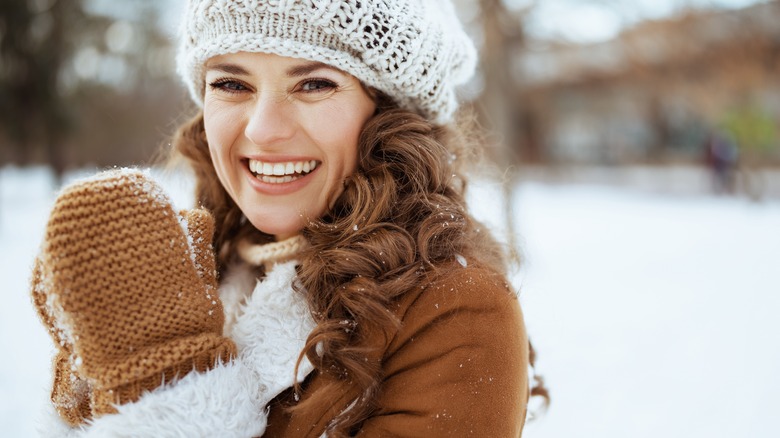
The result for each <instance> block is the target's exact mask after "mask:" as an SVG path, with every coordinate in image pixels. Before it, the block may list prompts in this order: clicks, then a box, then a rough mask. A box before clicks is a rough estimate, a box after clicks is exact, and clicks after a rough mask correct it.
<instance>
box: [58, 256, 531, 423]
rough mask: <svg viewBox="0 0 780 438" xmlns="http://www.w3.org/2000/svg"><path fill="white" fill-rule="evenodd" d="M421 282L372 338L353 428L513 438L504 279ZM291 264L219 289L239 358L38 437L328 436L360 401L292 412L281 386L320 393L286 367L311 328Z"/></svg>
mask: <svg viewBox="0 0 780 438" xmlns="http://www.w3.org/2000/svg"><path fill="white" fill-rule="evenodd" d="M444 272H446V275H438V276H435V277H433V278H428V279H427V280H425V281H423V282H421V285H420V287H419V288H415V289H413V290H411V291H409V292H408V293H406V294H405V295H404V296H402V297H401V299H400V300H399V301H398V302H397V306H396V307H395V308H394V311H395V312H396V315H397V316H398V318H399V320H400V321H401V325H400V328H399V329H397V330H394V331H392V332H389V333H388V332H385V333H381V334H380V333H377V334H375V335H372V336H377V339H375V341H376V342H372V343H371V345H381V346H382V347H381V348H377V351H375V354H376V359H377V360H379V361H380V363H381V366H382V384H381V388H380V391H379V399H378V403H377V406H378V409H377V410H376V411H375V412H373V414H372V415H371V417H370V418H369V419H367V420H366V421H365V422H364V423H363V424H362V425H361V426H360V431H359V433H358V436H365V437H385V436H403V437H415V436H421V437H422V436H424V437H462V436H474V437H491V438H492V437H518V436H520V434H521V432H522V428H523V424H524V421H525V414H526V404H527V400H528V394H529V388H528V376H527V368H528V341H527V338H526V334H525V326H524V322H523V317H522V313H521V311H520V307H519V304H518V301H517V298H516V296H515V295H514V293H512V292H511V291H510V289H509V288H508V286H507V284H506V282H505V280H504V278H503V277H502V276H500V275H498V274H496V273H494V272H492V271H490V270H487V269H484V268H481V267H477V266H468V263H467V262H466V261H465V260H462V259H461V263H460V264H457V265H455V267H454V268H452V269H446V270H444ZM294 276H295V263H294V262H287V263H283V264H279V265H276V266H275V267H273V268H272V269H270V270H269V272H268V274H267V275H266V277H265V278H264V279H263V280H261V281H257V280H256V279H255V278H254V276H253V274H252V271H251V269H249V268H248V267H242V266H238V267H234V268H233V269H231V270H230V272H229V275H228V276H227V277H226V278H225V281H223V284H222V286H221V288H220V296H221V298H222V301H223V305H224V308H225V316H226V318H225V334H226V335H228V336H230V337H231V338H232V339H233V340H234V341H235V342H236V345H237V346H238V349H239V356H238V357H237V358H236V359H235V360H233V361H232V362H230V363H228V364H220V365H219V366H217V367H215V368H214V369H213V370H211V371H208V372H206V373H190V374H188V375H187V376H185V377H183V378H182V379H180V380H178V381H176V382H170V383H167V384H165V385H164V386H161V387H160V388H158V389H156V390H154V391H152V392H150V393H147V394H145V395H144V396H142V397H141V399H140V400H138V401H137V402H135V403H130V404H126V405H123V406H120V407H119V409H118V413H116V414H111V415H105V416H102V417H99V418H97V419H95V420H94V422H93V423H92V424H91V425H89V426H88V427H85V428H81V429H70V428H68V427H67V426H66V425H65V424H64V423H62V422H57V421H56V413H53V411H52V414H51V415H53V416H54V418H52V420H53V421H52V422H51V423H50V424H49V425H48V426H46V429H47V430H46V431H44V432H45V434H46V435H47V436H73V437H98V436H101V437H102V436H150V437H151V436H154V437H167V436H171V437H178V436H181V437H198V436H200V437H211V436H220V437H255V436H262V437H268V438H277V437H290V438H292V437H295V438H304V437H306V438H309V437H310V438H317V437H321V436H327V430H328V426H329V425H330V423H331V421H332V420H333V419H334V418H335V417H336V416H337V415H338V414H340V413H342V412H344V411H348V410H349V408H350V405H351V404H352V402H353V401H354V400H356V399H357V397H359V396H360V393H359V390H358V389H357V388H353V389H350V390H348V391H346V392H344V393H340V394H333V397H332V398H331V399H330V400H328V403H327V404H326V405H323V406H319V407H317V409H313V410H310V411H309V412H307V413H306V414H299V413H295V414H290V413H289V411H288V410H286V409H284V408H283V406H285V405H289V404H290V403H294V401H293V400H292V397H293V394H292V391H291V389H290V387H291V386H292V385H293V383H294V381H298V382H299V383H301V384H302V387H303V393H302V397H303V398H304V399H305V398H306V397H307V396H308V394H311V393H312V392H314V391H315V390H316V389H317V388H320V387H322V386H323V385H327V384H328V379H331V378H335V377H329V376H330V375H329V374H326V373H318V372H317V371H316V370H314V367H313V366H312V365H311V363H309V361H308V360H307V359H304V360H303V363H302V364H301V366H300V367H299V370H298V374H297V375H295V376H294V375H293V373H294V371H293V370H294V366H295V362H296V361H297V358H298V354H299V353H300V351H301V349H302V347H303V345H304V343H305V340H306V338H307V336H308V333H309V332H310V331H311V329H312V328H313V327H314V322H313V321H312V320H311V316H310V314H309V312H308V308H307V307H306V304H305V302H304V301H303V299H302V297H300V296H299V295H298V294H297V293H296V292H294V291H293V289H292V287H291V286H290V285H291V283H292V281H293V279H294Z"/></svg>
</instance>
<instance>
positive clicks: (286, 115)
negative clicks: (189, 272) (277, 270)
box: [203, 52, 375, 239]
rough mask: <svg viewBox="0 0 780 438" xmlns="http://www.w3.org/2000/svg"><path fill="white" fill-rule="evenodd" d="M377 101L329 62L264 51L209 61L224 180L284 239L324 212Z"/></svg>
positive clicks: (353, 159)
mask: <svg viewBox="0 0 780 438" xmlns="http://www.w3.org/2000/svg"><path fill="white" fill-rule="evenodd" d="M374 109H375V104H374V101H373V99H372V98H371V97H370V96H369V95H368V93H367V92H366V90H365V89H364V88H363V87H362V86H361V84H360V82H359V81H358V80H357V79H356V78H355V77H354V76H351V75H349V74H347V73H344V72H342V71H340V70H338V69H335V68H333V67H330V66H328V65H325V64H322V63H318V62H312V61H306V60H301V59H295V58H286V57H281V56H277V55H271V54H266V53H244V52H242V53H236V54H228V55H220V56H216V57H214V58H211V59H209V60H208V61H207V62H206V92H205V97H204V106H203V117H204V123H205V128H206V137H207V139H208V144H209V150H210V153H211V159H212V161H213V163H214V168H215V169H216V172H217V175H218V177H219V180H220V181H221V182H222V185H223V186H224V187H225V190H227V192H228V193H229V194H230V196H231V197H232V198H233V200H234V201H235V202H236V204H238V207H239V208H240V209H241V211H242V212H243V213H244V215H246V217H247V218H248V219H249V221H250V222H251V223H252V225H254V226H255V227H256V228H257V229H259V230H260V231H263V232H265V233H268V234H271V235H274V236H276V238H277V239H283V238H286V237H289V236H291V235H294V234H296V233H298V232H299V231H300V230H301V229H303V227H304V226H305V225H306V224H307V223H308V221H309V220H310V219H315V218H318V217H320V216H321V215H322V214H323V213H324V212H325V211H326V210H327V209H328V207H329V206H330V205H332V203H333V201H335V199H336V198H337V197H338V196H339V195H340V194H341V192H342V190H343V181H344V179H345V178H346V177H347V176H349V175H350V174H352V173H353V172H354V171H355V167H356V165H357V149H358V136H359V135H360V131H361V129H362V128H363V125H364V124H365V122H366V121H367V120H368V119H369V117H371V115H372V114H373V113H374Z"/></svg>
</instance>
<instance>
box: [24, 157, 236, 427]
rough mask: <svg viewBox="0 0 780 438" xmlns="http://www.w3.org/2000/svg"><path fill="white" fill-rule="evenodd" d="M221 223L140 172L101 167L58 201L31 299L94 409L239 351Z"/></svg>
mask: <svg viewBox="0 0 780 438" xmlns="http://www.w3.org/2000/svg"><path fill="white" fill-rule="evenodd" d="M213 227H214V226H213V219H211V216H210V215H209V214H208V213H206V212H205V211H200V212H193V213H187V214H185V215H183V216H179V215H177V214H176V213H175V212H174V211H173V210H172V208H171V205H170V201H169V200H168V198H167V197H166V196H165V194H164V193H163V191H162V189H160V187H159V186H157V184H156V183H154V182H153V181H152V180H151V179H150V178H149V177H148V176H146V175H145V174H144V173H142V172H139V171H135V170H127V169H125V170H114V171H109V172H105V173H102V174H99V175H97V176H95V177H93V178H90V179H87V180H83V181H80V182H77V183H75V184H73V185H71V186H69V187H67V188H65V189H64V190H63V191H62V192H61V194H60V195H59V197H58V198H57V200H56V202H55V205H54V208H53V210H52V212H51V216H50V217H49V222H48V225H47V229H46V235H45V240H44V243H43V246H42V249H41V255H40V256H39V259H40V263H39V268H40V269H37V270H36V274H35V275H34V278H33V297H34V301H35V302H36V303H38V302H42V303H43V314H44V316H43V321H44V324H46V325H48V326H50V327H53V330H52V331H53V333H52V334H53V336H54V338H55V342H56V341H57V340H59V341H60V342H59V343H60V345H61V346H63V351H64V352H66V353H69V354H70V357H69V358H68V361H69V363H70V364H72V366H71V370H72V373H73V374H74V376H75V378H76V379H83V380H84V381H86V382H87V383H88V384H89V388H90V389H91V392H90V403H91V412H92V414H93V415H95V416H99V415H101V414H105V413H112V412H115V408H114V406H113V405H116V404H124V403H128V402H133V401H135V400H137V399H138V398H139V397H140V395H141V394H142V393H143V392H144V391H148V390H152V389H154V388H156V387H158V386H160V385H161V384H162V383H164V382H169V381H171V380H173V379H175V378H180V377H183V376H184V375H186V374H187V373H189V372H190V371H193V370H194V371H206V370H209V369H211V368H213V367H214V366H215V364H216V363H217V362H218V361H223V362H225V361H228V360H229V359H230V358H231V357H232V356H234V355H235V353H236V347H235V344H234V343H233V342H232V341H230V340H229V339H227V338H225V337H223V336H222V324H223V321H224V315H223V311H222V304H221V302H220V301H219V297H218V295H217V290H216V287H215V286H216V279H215V275H216V273H215V269H214V261H213V255H212V254H210V252H211V243H210V241H211V236H212V233H213ZM58 365H62V366H65V365H63V364H61V363H59V362H58ZM55 371H56V370H55ZM55 383H56V382H55ZM63 388H65V389H67V387H63ZM61 389H62V388H61ZM71 389H79V388H71ZM56 392H57V389H56V388H55V390H54V391H53V395H54V393H56ZM58 410H59V411H60V415H62V411H63V410H62V409H59V408H58ZM66 419H67V418H66Z"/></svg>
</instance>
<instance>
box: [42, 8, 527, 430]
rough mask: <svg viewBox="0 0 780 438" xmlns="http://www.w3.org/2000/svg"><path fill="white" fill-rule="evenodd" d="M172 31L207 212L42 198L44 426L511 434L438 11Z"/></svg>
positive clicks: (507, 363) (515, 412) (523, 356)
mask: <svg viewBox="0 0 780 438" xmlns="http://www.w3.org/2000/svg"><path fill="white" fill-rule="evenodd" d="M182 29H183V32H182V33H183V35H182V36H181V38H182V44H181V47H180V51H179V57H178V66H179V72H180V74H181V75H182V77H183V79H184V81H185V83H187V85H188V86H189V89H190V91H191V94H192V96H193V98H194V100H195V101H196V102H198V103H199V104H201V105H202V111H201V112H199V114H198V115H197V116H196V117H195V118H194V119H193V120H191V121H190V122H189V123H187V124H185V125H184V126H182V127H181V128H180V130H179V133H178V135H177V137H176V141H175V149H176V150H177V151H178V152H179V153H180V154H182V155H184V156H185V157H186V158H188V159H189V162H190V163H191V164H192V166H193V168H194V169H195V174H196V179H197V187H196V194H197V199H198V201H199V203H200V204H201V205H202V207H203V208H205V210H193V211H190V212H182V213H180V214H176V213H174V212H173V211H172V210H171V207H170V203H169V202H168V200H167V198H166V197H165V196H164V194H162V193H161V190H160V189H159V188H158V187H157V186H156V185H155V184H154V182H153V181H152V180H151V179H150V178H149V177H148V176H147V175H145V174H143V173H141V172H137V171H131V170H119V171H112V172H108V173H104V174H101V175H98V176H96V177H93V178H90V179H88V180H85V181H81V182H78V183H76V184H74V185H73V186H71V187H69V188H67V189H65V190H64V191H63V192H62V194H61V195H60V196H59V198H58V200H57V202H56V204H55V208H54V210H53V212H52V216H51V218H50V221H49V225H48V229H47V235H46V240H45V242H44V245H43V249H42V253H41V255H40V256H39V258H38V260H37V263H36V268H35V272H34V276H33V298H34V302H35V304H36V306H37V308H38V310H39V313H40V315H41V317H42V319H43V321H44V323H45V324H46V325H47V326H48V327H49V328H50V331H51V333H52V336H53V338H54V340H55V343H56V344H57V345H58V354H57V357H56V359H55V381H54V386H53V390H52V400H53V406H54V407H55V408H56V411H57V414H58V419H57V421H55V422H53V423H52V424H51V425H50V426H49V427H50V430H49V433H53V434H57V435H72V436H107V435H109V436H115V435H133V436H147V435H148V436H215V435H218V436H237V437H248V436H267V437H277V436H280V437H282V436H284V437H304V436H305V437H318V436H324V435H327V436H350V435H363V436H387V435H393V436H418V435H434V436H465V435H473V436H491V437H494V436H495V437H498V436H518V435H519V434H520V433H521V431H522V427H523V424H524V420H525V411H526V404H527V400H528V394H529V388H528V377H527V367H528V364H529V348H528V347H529V344H528V341H527V338H526V337H525V329H524V324H523V320H522V314H521V312H520V308H519V305H518V303H517V300H516V297H515V295H514V294H513V293H512V292H511V291H510V290H509V288H508V286H507V284H506V281H505V279H504V277H503V276H502V275H501V272H503V264H502V263H503V262H502V259H501V254H500V251H499V250H498V248H497V246H496V244H495V243H494V242H493V241H492V239H491V238H490V237H489V236H488V235H487V234H488V233H486V232H485V231H483V230H480V228H479V226H478V224H476V223H475V221H474V220H473V219H472V218H471V216H470V215H469V214H468V212H467V211H466V207H465V202H464V200H463V198H462V190H463V179H462V178H461V177H459V176H457V174H456V173H455V171H454V170H453V166H454V165H455V164H456V163H453V161H457V160H453V158H455V157H454V156H453V153H454V152H455V151H454V148H455V147H456V146H457V145H458V144H459V143H460V141H459V138H460V137H459V136H458V135H456V131H455V129H454V122H453V114H454V112H455V110H456V109H457V102H456V100H455V94H454V90H455V86H456V85H458V84H460V83H462V82H463V81H465V80H466V79H468V77H469V76H470V75H471V74H472V72H473V69H474V63H475V59H474V58H475V55H474V49H473V46H472V45H471V42H470V41H469V40H468V38H467V37H466V36H465V34H464V33H463V31H462V29H461V27H460V25H459V23H458V22H457V19H456V18H455V15H454V12H453V9H452V6H451V5H450V4H449V2H448V1H447V0H426V1H419V0H394V1H386V0H371V1H366V0H361V1H335V0H288V1H282V0H280V1H266V2H258V1H250V0H245V1H205V0H201V1H195V0H193V1H190V2H189V4H188V7H187V12H186V14H185V21H184V25H183V28H182ZM206 211H208V213H207V212H206ZM212 236H213V237H212ZM212 249H213V251H212ZM217 279H219V281H217ZM217 289H218V291H217ZM62 420H64V421H62ZM55 429H56V432H54V430H55Z"/></svg>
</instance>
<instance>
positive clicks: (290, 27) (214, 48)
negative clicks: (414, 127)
mask: <svg viewBox="0 0 780 438" xmlns="http://www.w3.org/2000/svg"><path fill="white" fill-rule="evenodd" d="M237 52H264V53H273V54H276V55H280V56H287V57H292V58H302V59H307V60H312V61H319V62H323V63H325V64H328V65H331V66H334V67H337V68H339V69H341V70H343V71H345V72H347V73H350V74H352V75H353V76H355V77H357V78H358V79H359V80H361V81H362V82H363V83H364V84H366V85H368V86H371V87H374V88H376V89H379V90H381V91H383V92H384V93H386V94H387V95H389V96H390V97H392V98H393V99H394V100H395V101H396V102H397V103H398V104H399V105H400V106H402V107H404V108H408V109H411V110H413V111H416V112H418V113H420V114H422V115H423V116H425V117H427V118H429V119H431V120H433V121H435V122H437V123H446V122H448V121H450V120H451V119H452V115H453V114H454V112H455V110H456V109H457V107H458V103H457V100H456V96H455V87H456V86H458V85H460V84H463V83H464V82H466V81H467V80H468V79H469V78H470V77H471V76H472V75H473V73H474V69H475V66H476V50H475V48H474V45H473V43H472V41H471V40H470V39H469V38H468V36H466V34H465V32H464V31H463V28H462V26H461V24H460V22H459V21H458V18H457V17H456V15H455V11H454V8H453V6H452V4H451V3H450V0H266V1H262V0H236V1H228V0H190V1H189V2H188V7H187V12H186V15H185V17H184V21H183V25H182V28H181V36H180V46H179V52H178V56H177V69H178V72H179V74H180V75H181V76H182V79H183V80H184V82H185V83H186V84H187V86H188V87H189V90H190V94H191V95H192V97H193V99H194V100H195V101H196V102H197V103H198V104H202V102H203V94H204V90H205V70H204V63H205V62H206V61H207V60H208V59H209V58H211V57H213V56H216V55H222V54H227V53H237Z"/></svg>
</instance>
